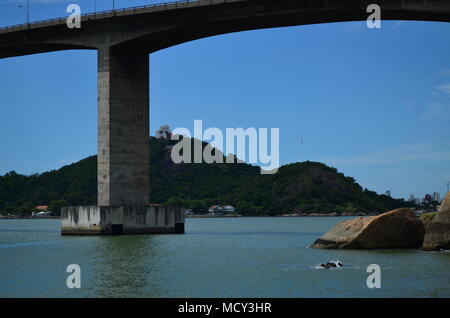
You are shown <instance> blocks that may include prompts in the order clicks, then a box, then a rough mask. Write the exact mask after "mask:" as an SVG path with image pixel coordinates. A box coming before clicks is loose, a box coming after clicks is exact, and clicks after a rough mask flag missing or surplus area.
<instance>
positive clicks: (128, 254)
mask: <svg viewBox="0 0 450 318" xmlns="http://www.w3.org/2000/svg"><path fill="white" fill-rule="evenodd" d="M341 220H342V218H333V217H329V218H235V219H188V220H187V224H186V231H187V233H186V234H185V235H130V236H95V237H70V236H65V237H62V236H60V234H59V220H0V297H449V296H450V287H449V286H450V275H449V274H448V266H449V264H450V263H449V261H450V253H448V252H423V251H420V250H414V249H412V250H370V251H369V250H366V251H352V250H316V249H311V248H308V246H309V245H310V244H311V243H312V242H313V241H314V240H315V239H316V238H317V237H318V236H320V235H321V234H323V233H324V232H325V231H327V230H328V229H329V228H330V227H331V226H332V225H334V224H335V223H337V222H338V221H341ZM331 260H340V261H341V262H343V264H344V267H343V268H337V269H332V270H322V269H316V268H317V265H318V264H321V263H323V262H328V261H331ZM69 264H78V265H80V267H81V279H82V283H81V289H68V288H67V287H66V279H67V276H68V273H66V267H67V265H69ZM369 264H379V265H380V266H381V269H382V288H381V289H379V290H369V289H367V287H366V279H367V276H368V273H366V268H367V266H368V265H369Z"/></svg>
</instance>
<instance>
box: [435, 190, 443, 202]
mask: <svg viewBox="0 0 450 318" xmlns="http://www.w3.org/2000/svg"><path fill="white" fill-rule="evenodd" d="M433 201H436V202H441V198H440V194H439V192H433Z"/></svg>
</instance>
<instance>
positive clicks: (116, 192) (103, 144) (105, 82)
mask: <svg viewBox="0 0 450 318" xmlns="http://www.w3.org/2000/svg"><path fill="white" fill-rule="evenodd" d="M148 138H149V55H148V54H147V53H145V52H137V53H136V52H133V51H132V50H130V51H126V52H120V51H116V50H114V49H112V48H110V47H106V48H101V49H99V50H98V176H97V178H98V205H99V206H119V205H125V206H130V205H145V204H148V203H149V202H148V201H149V160H150V159H149V140H148Z"/></svg>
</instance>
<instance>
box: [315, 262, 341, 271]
mask: <svg viewBox="0 0 450 318" xmlns="http://www.w3.org/2000/svg"><path fill="white" fill-rule="evenodd" d="M343 266H344V265H343V264H342V263H341V261H331V262H327V263H322V264H320V265H319V267H322V268H326V269H328V268H334V267H343Z"/></svg>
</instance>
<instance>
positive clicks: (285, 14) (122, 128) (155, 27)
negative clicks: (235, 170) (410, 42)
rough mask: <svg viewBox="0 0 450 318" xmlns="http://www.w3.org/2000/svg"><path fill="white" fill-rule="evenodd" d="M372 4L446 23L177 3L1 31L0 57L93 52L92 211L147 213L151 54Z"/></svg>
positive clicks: (307, 2) (274, 5)
mask: <svg viewBox="0 0 450 318" xmlns="http://www.w3.org/2000/svg"><path fill="white" fill-rule="evenodd" d="M372 3H376V4H378V5H379V6H380V8H381V18H382V20H422V21H441V22H450V1H448V0H377V1H374V0H198V1H194V0H191V1H178V2H166V3H162V4H158V5H150V6H142V7H133V8H126V9H120V10H114V11H105V12H96V13H90V14H85V15H83V16H82V17H81V28H80V29H76V28H75V29H69V28H68V27H67V25H66V19H67V17H64V18H59V19H51V20H45V21H38V22H33V23H28V24H22V25H16V26H11V27H6V28H0V58H8V57H13V56H22V55H27V54H36V53H44V52H53V51H60V50H73V49H92V50H97V52H98V203H97V204H98V206H99V207H137V206H146V205H148V203H149V202H148V200H149V182H150V180H149V151H148V147H149V145H148V136H149V57H148V55H149V54H151V53H153V52H156V51H158V50H161V49H164V48H168V47H171V46H174V45H178V44H181V43H184V42H188V41H192V40H196V39H201V38H205V37H209V36H214V35H220V34H226V33H231V32H239V31H246V30H256V29H263V28H274V27H286V26H296V25H305V24H315V23H329V22H344V21H365V20H366V19H367V17H368V16H369V13H367V11H366V9H367V6H368V5H369V4H372ZM80 211H81V210H80ZM83 211H85V210H83ZM95 211H97V212H98V214H99V215H100V214H101V213H100V212H99V211H100V210H95ZM95 211H93V210H92V211H91V212H89V213H94V212H95ZM97 212H95V213H97ZM71 213H72V215H74V213H77V212H76V211H75V210H72V212H71ZM80 213H81V212H80ZM83 213H88V212H83ZM99 218H100V216H99ZM96 222H97V221H96ZM133 222H134V221H133ZM95 224H96V226H98V225H97V223H95Z"/></svg>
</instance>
